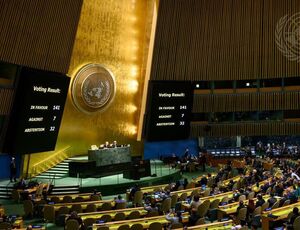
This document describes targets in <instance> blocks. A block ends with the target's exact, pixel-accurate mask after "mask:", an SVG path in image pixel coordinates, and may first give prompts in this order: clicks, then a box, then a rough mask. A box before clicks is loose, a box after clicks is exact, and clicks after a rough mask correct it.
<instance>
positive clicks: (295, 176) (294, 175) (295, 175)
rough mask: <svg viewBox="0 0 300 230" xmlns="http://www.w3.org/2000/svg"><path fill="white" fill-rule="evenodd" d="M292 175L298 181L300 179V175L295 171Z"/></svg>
mask: <svg viewBox="0 0 300 230" xmlns="http://www.w3.org/2000/svg"><path fill="white" fill-rule="evenodd" d="M291 177H292V178H296V179H297V180H298V181H300V177H299V176H298V175H297V174H296V173H295V172H294V171H292V173H291Z"/></svg>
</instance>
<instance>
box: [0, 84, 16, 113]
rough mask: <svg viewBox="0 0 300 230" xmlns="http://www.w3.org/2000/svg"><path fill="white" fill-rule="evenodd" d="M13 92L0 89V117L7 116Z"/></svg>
mask: <svg viewBox="0 0 300 230" xmlns="http://www.w3.org/2000/svg"><path fill="white" fill-rule="evenodd" d="M13 95H14V90H13V89H5V88H0V115H8V114H9V113H10V109H11V106H12V101H13Z"/></svg>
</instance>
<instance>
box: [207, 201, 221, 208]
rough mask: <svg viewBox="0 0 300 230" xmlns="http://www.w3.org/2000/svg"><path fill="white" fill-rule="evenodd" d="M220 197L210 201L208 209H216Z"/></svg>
mask: <svg viewBox="0 0 300 230" xmlns="http://www.w3.org/2000/svg"><path fill="white" fill-rule="evenodd" d="M219 204H220V199H215V200H213V201H212V202H211V203H210V207H209V208H210V209H216V208H218V207H219Z"/></svg>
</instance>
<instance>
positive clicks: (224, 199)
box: [221, 196, 229, 203]
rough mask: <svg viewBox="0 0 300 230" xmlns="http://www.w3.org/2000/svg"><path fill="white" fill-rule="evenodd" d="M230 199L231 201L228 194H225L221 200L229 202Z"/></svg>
mask: <svg viewBox="0 0 300 230" xmlns="http://www.w3.org/2000/svg"><path fill="white" fill-rule="evenodd" d="M228 201H229V198H228V196H224V197H223V198H222V200H221V203H225V202H226V203H228Z"/></svg>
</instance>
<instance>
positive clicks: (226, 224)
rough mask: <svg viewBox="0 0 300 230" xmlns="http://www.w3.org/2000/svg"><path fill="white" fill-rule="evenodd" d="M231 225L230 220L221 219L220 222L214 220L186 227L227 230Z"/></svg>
mask: <svg viewBox="0 0 300 230" xmlns="http://www.w3.org/2000/svg"><path fill="white" fill-rule="evenodd" d="M232 226H233V221H232V220H227V221H222V222H215V223H210V224H202V225H196V226H191V227H188V228H187V229H197V230H198V229H211V230H227V229H231V228H232Z"/></svg>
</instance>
